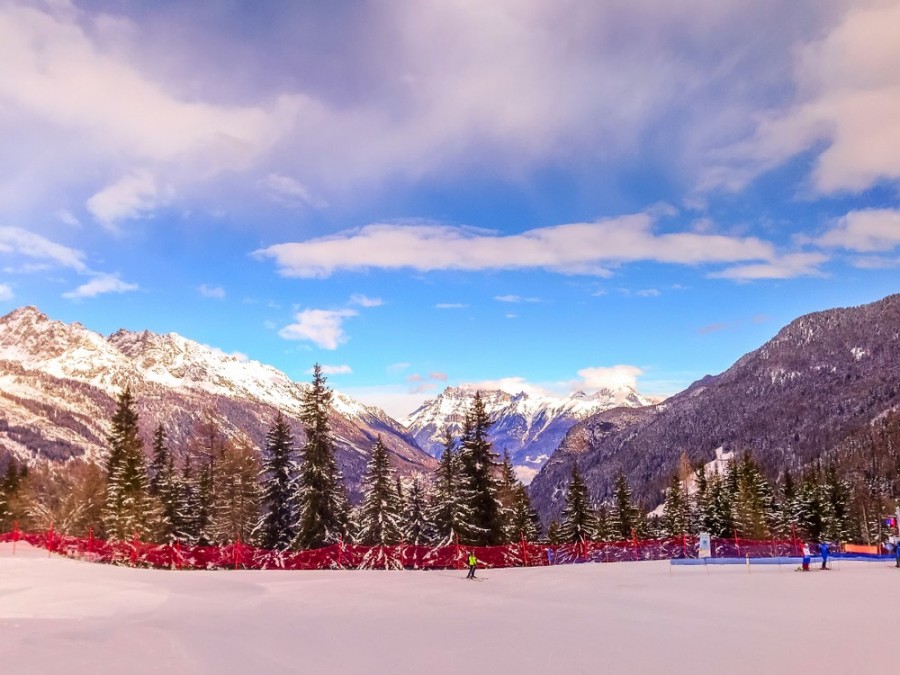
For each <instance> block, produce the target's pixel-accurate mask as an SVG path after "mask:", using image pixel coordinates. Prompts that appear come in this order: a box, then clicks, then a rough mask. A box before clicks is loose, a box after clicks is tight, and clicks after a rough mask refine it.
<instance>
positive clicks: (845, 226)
mask: <svg viewBox="0 0 900 675" xmlns="http://www.w3.org/2000/svg"><path fill="white" fill-rule="evenodd" d="M814 241H815V243H817V244H819V245H820V246H826V247H840V248H845V249H849V250H851V251H858V252H860V253H873V252H882V251H890V250H892V249H894V248H896V247H897V246H898V245H900V211H898V210H895V209H867V210H864V211H851V212H850V213H848V214H847V215H845V216H843V217H842V218H840V219H839V220H838V221H837V224H836V225H835V226H834V227H833V228H831V229H830V230H829V231H828V232H826V233H825V234H824V235H822V236H821V237H819V238H818V239H816V240H814Z"/></svg>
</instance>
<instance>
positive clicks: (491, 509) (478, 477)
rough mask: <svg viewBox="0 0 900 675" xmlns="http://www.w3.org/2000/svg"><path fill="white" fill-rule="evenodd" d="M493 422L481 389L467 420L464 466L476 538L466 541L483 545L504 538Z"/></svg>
mask: <svg viewBox="0 0 900 675" xmlns="http://www.w3.org/2000/svg"><path fill="white" fill-rule="evenodd" d="M490 426H491V422H490V419H489V418H488V414H487V410H486V408H485V407H484V399H482V398H481V392H475V397H474V399H473V400H472V407H471V410H469V412H468V414H467V415H466V421H465V424H464V432H463V438H462V444H461V448H460V460H461V462H460V466H461V468H462V475H463V477H464V479H465V483H466V484H467V487H468V488H469V490H470V492H471V508H472V522H471V525H472V527H471V530H472V538H471V539H470V540H468V541H466V543H467V544H475V545H479V546H496V545H498V544H502V543H503V541H504V532H503V518H502V514H501V508H500V503H499V502H498V500H497V482H496V480H495V479H494V467H495V466H496V462H495V459H494V457H495V456H494V452H493V449H492V447H491V442H490V441H489V440H488V430H489V429H490ZM460 534H462V533H460Z"/></svg>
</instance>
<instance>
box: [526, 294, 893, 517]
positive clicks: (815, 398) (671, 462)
mask: <svg viewBox="0 0 900 675" xmlns="http://www.w3.org/2000/svg"><path fill="white" fill-rule="evenodd" d="M898 404H900V295H892V296H889V297H887V298H885V299H884V300H881V301H879V302H875V303H872V304H869V305H863V306H861V307H854V308H850V309H833V310H828V311H824V312H817V313H814V314H809V315H807V316H804V317H801V318H799V319H797V320H795V321H793V322H792V323H790V324H789V325H788V326H787V327H785V328H784V329H782V330H781V331H780V332H779V333H778V335H776V336H775V337H774V338H773V339H772V340H770V341H769V342H767V343H766V344H765V345H763V346H762V347H760V348H759V349H757V350H756V351H753V352H750V353H749V354H747V355H746V356H744V357H743V358H741V359H740V360H739V361H738V362H737V363H735V364H734V365H733V366H732V367H731V368H729V369H728V370H727V371H725V372H724V373H722V374H721V375H717V376H714V377H710V376H708V377H705V378H704V379H702V380H699V381H698V382H695V383H694V384H693V385H691V386H690V387H689V388H688V389H686V390H685V391H683V392H681V393H679V394H676V395H675V396H673V397H671V398H669V399H667V400H666V401H665V402H663V403H660V404H658V405H655V406H651V407H648V408H641V409H637V410H624V409H618V410H612V411H608V412H602V413H599V414H596V415H593V416H591V417H590V418H588V419H586V420H584V421H582V422H580V423H579V424H577V425H575V426H573V427H572V428H571V429H570V430H569V432H568V434H567V435H566V437H565V439H564V440H563V442H562V444H561V445H560V447H559V449H558V450H557V451H556V452H555V453H554V454H553V455H552V457H551V458H550V460H549V461H548V462H547V463H546V464H545V465H544V467H543V469H542V470H541V472H540V473H539V474H538V475H537V476H536V477H535V479H534V481H533V482H532V484H531V486H530V493H531V496H532V500H533V503H534V505H535V507H536V508H537V509H538V510H539V512H540V513H541V515H542V516H543V517H544V519H545V520H549V519H551V518H555V517H557V516H558V514H559V513H560V511H561V508H562V506H563V504H564V500H565V486H566V485H567V483H568V480H569V476H570V474H571V471H572V464H573V463H574V462H575V461H577V462H578V466H579V469H580V470H581V473H582V474H583V475H584V477H585V481H586V483H587V485H588V487H589V490H590V492H591V495H592V497H593V498H594V499H595V500H598V501H601V500H605V499H608V498H609V497H610V496H611V494H612V486H613V481H614V479H615V476H616V474H617V473H618V472H620V471H622V472H624V473H625V475H626V476H627V477H628V479H629V481H630V483H631V485H632V486H633V489H634V494H635V496H636V498H638V499H639V500H642V501H643V502H644V503H645V504H646V505H647V506H649V507H651V508H652V507H653V506H655V505H656V504H658V503H659V502H660V501H661V500H662V496H663V488H664V485H665V483H666V482H667V481H668V480H669V478H670V477H671V475H672V473H673V472H674V470H675V467H676V465H677V462H678V460H679V457H680V455H681V453H685V454H686V455H687V456H688V458H689V459H690V460H691V461H692V462H693V463H694V464H697V463H700V462H708V461H710V460H711V459H712V458H713V453H714V451H715V449H716V448H718V447H719V446H725V448H726V449H730V450H737V451H742V450H750V451H752V453H753V456H754V458H755V459H756V460H757V461H759V462H760V463H761V464H762V465H763V467H764V468H766V469H767V470H768V471H769V472H770V473H771V474H773V475H777V474H779V473H781V472H783V471H784V470H785V469H787V468H791V469H802V468H803V467H805V466H808V465H809V464H810V463H812V462H814V461H815V460H816V459H817V458H819V457H822V456H828V455H829V453H834V452H838V451H839V448H840V444H841V442H842V441H844V440H845V439H846V438H847V437H848V435H850V434H851V433H852V432H854V431H855V430H857V429H859V428H861V427H863V426H865V425H867V424H869V423H871V422H872V421H873V420H876V419H877V418H879V417H880V416H881V415H884V414H885V413H886V412H888V411H891V410H893V409H894V408H896V407H897V406H898Z"/></svg>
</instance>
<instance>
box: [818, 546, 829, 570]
mask: <svg viewBox="0 0 900 675" xmlns="http://www.w3.org/2000/svg"><path fill="white" fill-rule="evenodd" d="M819 554H820V555H821V556H822V569H823V570H827V569H828V567H827V566H826V563H827V562H828V544H826V543H825V542H824V541H820V542H819Z"/></svg>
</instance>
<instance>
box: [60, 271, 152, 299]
mask: <svg viewBox="0 0 900 675" xmlns="http://www.w3.org/2000/svg"><path fill="white" fill-rule="evenodd" d="M136 290H138V285H137V284H131V283H128V282H126V281H122V280H121V279H120V278H119V277H118V276H116V275H115V274H98V275H97V276H95V277H94V278H93V279H91V280H90V281H88V282H86V283H84V284H82V285H81V286H79V287H78V288H76V289H75V290H72V291H68V292H67V293H63V294H62V296H63V297H64V298H69V299H70V300H80V299H83V298H94V297H97V296H98V295H103V294H106V293H129V292H131V291H136Z"/></svg>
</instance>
